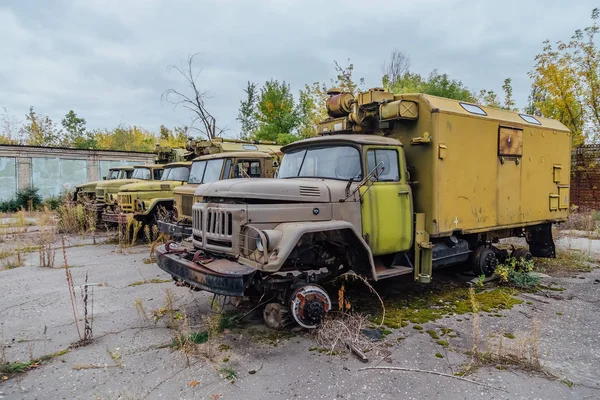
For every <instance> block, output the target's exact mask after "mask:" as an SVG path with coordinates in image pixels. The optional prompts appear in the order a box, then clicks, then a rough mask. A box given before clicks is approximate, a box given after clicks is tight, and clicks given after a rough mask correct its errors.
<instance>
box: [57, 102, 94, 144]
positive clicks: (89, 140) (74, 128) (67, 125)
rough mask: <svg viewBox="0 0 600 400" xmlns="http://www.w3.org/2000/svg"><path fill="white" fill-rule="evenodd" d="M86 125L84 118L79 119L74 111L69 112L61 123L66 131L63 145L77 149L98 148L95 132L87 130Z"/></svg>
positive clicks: (62, 141)
mask: <svg viewBox="0 0 600 400" xmlns="http://www.w3.org/2000/svg"><path fill="white" fill-rule="evenodd" d="M85 123H86V122H85V119H84V118H79V117H78V116H77V114H75V112H74V111H73V110H69V112H68V113H67V114H66V115H65V117H64V118H63V119H62V121H61V124H62V126H63V129H64V130H65V135H64V136H63V137H62V140H61V144H62V145H63V146H65V147H73V148H76V149H95V148H96V146H97V141H96V137H95V136H94V135H93V132H88V131H87V130H86V127H85Z"/></svg>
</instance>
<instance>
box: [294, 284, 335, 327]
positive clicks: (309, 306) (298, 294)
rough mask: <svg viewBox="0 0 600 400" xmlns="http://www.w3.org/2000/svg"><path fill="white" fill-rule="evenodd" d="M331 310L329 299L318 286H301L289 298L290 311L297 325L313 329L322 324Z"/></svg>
mask: <svg viewBox="0 0 600 400" xmlns="http://www.w3.org/2000/svg"><path fill="white" fill-rule="evenodd" d="M329 310H331V299H330V298H329V296H328V295H327V292H326V291H325V289H323V288H322V287H320V286H318V285H312V284H310V285H303V286H300V287H299V288H298V289H296V290H295V291H294V293H293V294H292V297H291V298H290V311H291V313H292V316H293V317H294V320H295V321H296V322H297V323H298V325H300V326H302V327H304V328H307V329H313V328H317V327H318V326H319V325H321V322H323V318H325V314H326V313H327V312H328V311H329Z"/></svg>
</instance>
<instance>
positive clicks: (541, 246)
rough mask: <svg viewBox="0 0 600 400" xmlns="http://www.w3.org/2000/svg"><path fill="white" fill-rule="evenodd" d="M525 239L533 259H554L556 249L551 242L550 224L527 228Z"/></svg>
mask: <svg viewBox="0 0 600 400" xmlns="http://www.w3.org/2000/svg"><path fill="white" fill-rule="evenodd" d="M525 239H526V240H527V244H528V245H529V251H530V252H531V255H532V256H534V257H541V258H556V248H555V246H554V240H552V224H550V223H547V224H542V225H536V226H532V227H530V228H527V230H526V232H525Z"/></svg>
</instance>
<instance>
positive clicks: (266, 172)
mask: <svg viewBox="0 0 600 400" xmlns="http://www.w3.org/2000/svg"><path fill="white" fill-rule="evenodd" d="M275 150H276V151H277V152H278V151H279V148H278V147H277V148H276V149H275ZM278 159H279V156H278V155H277V153H275V154H273V152H271V153H266V152H261V151H233V152H227V153H220V154H212V155H207V156H202V157H198V158H196V159H195V160H194V161H193V163H192V167H191V173H190V176H189V179H188V181H187V184H185V185H181V186H178V187H176V188H175V189H173V203H172V210H173V213H172V214H171V216H170V218H169V219H168V220H159V221H158V226H159V229H160V231H161V232H163V233H165V234H168V235H169V236H171V237H172V238H177V239H181V238H184V237H189V236H191V235H192V206H193V204H194V203H195V202H197V201H200V198H199V197H195V196H194V193H195V191H196V189H197V188H198V186H200V185H203V184H208V183H212V182H215V181H219V180H225V179H236V178H272V177H273V176H274V174H275V169H276V167H277V165H278Z"/></svg>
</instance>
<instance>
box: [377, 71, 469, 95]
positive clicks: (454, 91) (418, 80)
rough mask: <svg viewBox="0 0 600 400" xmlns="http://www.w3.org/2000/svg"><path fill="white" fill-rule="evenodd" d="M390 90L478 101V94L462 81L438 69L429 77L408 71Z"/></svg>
mask: <svg viewBox="0 0 600 400" xmlns="http://www.w3.org/2000/svg"><path fill="white" fill-rule="evenodd" d="M384 78H385V77H384ZM390 90H391V91H392V92H394V93H398V94H400V93H425V94H430V95H433V96H439V97H445V98H448V99H455V100H462V101H469V102H475V101H477V98H476V96H475V95H474V94H473V93H472V92H471V91H470V90H469V89H468V88H467V87H466V86H465V85H463V83H462V82H461V81H459V80H457V79H451V78H450V77H449V76H448V74H440V73H439V72H438V71H437V70H436V69H434V70H433V71H431V73H430V74H429V76H428V77H427V78H423V77H422V76H421V75H419V74H416V73H412V72H407V73H405V74H404V75H403V76H401V77H400V78H399V79H398V80H397V81H396V83H395V84H393V85H391V86H390Z"/></svg>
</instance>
